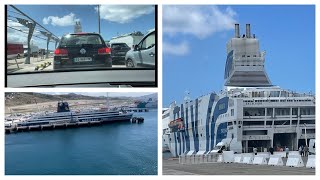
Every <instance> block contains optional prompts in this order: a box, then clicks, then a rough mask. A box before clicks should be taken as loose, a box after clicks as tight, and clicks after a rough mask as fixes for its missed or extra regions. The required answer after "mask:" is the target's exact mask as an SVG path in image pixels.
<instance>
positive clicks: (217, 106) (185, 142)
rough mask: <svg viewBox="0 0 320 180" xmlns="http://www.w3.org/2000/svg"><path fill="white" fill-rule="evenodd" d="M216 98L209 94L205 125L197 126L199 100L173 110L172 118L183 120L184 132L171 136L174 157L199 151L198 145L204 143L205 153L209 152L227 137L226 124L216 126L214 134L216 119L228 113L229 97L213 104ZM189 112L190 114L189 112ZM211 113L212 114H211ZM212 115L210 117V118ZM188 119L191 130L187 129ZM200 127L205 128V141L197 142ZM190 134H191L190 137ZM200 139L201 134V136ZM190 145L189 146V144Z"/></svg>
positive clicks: (214, 95)
mask: <svg viewBox="0 0 320 180" xmlns="http://www.w3.org/2000/svg"><path fill="white" fill-rule="evenodd" d="M216 97H217V95H216V94H214V93H211V94H210V96H209V102H208V104H207V106H208V108H207V112H206V116H205V117H206V119H205V123H206V124H205V125H204V126H199V115H198V112H199V99H196V100H195V103H194V104H191V105H190V106H186V107H184V104H181V106H180V107H179V106H176V107H175V108H174V118H179V117H181V118H182V119H183V123H184V127H185V131H180V132H174V133H172V135H173V137H172V138H173V139H174V140H173V141H171V142H174V145H173V146H171V148H172V150H173V151H171V152H172V153H173V155H174V156H178V155H181V154H183V153H185V152H188V151H192V152H194V151H195V152H197V151H199V150H200V149H201V148H200V144H201V145H204V144H203V143H204V142H205V146H204V147H205V151H206V152H208V151H211V150H212V149H213V148H214V146H215V144H217V143H218V142H220V141H221V140H222V139H224V138H226V136H227V123H220V124H218V128H217V131H216V132H214V130H215V128H216V125H217V119H218V117H219V116H220V115H221V114H224V113H226V112H227V111H228V101H229V97H223V98H221V99H219V100H218V101H216V102H215V98H216ZM189 111H190V112H189ZM212 111H213V114H212ZM211 114H212V117H211ZM189 119H190V122H191V128H190V129H189V125H190V124H189ZM201 127H204V128H205V133H204V134H205V139H203V143H201V142H202V141H200V140H199V138H200V137H199V130H200V129H201ZM190 133H192V136H191V137H190V135H189V134H190ZM201 137H202V134H201ZM190 140H191V141H192V143H191V141H190ZM190 143H191V144H190Z"/></svg>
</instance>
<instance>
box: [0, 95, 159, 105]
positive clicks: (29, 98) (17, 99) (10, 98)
mask: <svg viewBox="0 0 320 180" xmlns="http://www.w3.org/2000/svg"><path fill="white" fill-rule="evenodd" d="M150 97H151V98H152V101H153V102H157V98H156V97H157V94H156V93H155V94H151V95H147V96H146V97H144V96H141V97H136V98H133V97H109V100H110V101H112V100H125V99H126V100H136V99H138V100H143V101H148V100H149V98H150ZM105 99H106V97H105V96H100V97H97V96H86V95H81V94H76V93H69V94H61V95H51V94H42V93H32V92H10V93H5V105H6V106H18V105H25V104H35V103H44V102H57V101H61V100H63V101H70V100H105Z"/></svg>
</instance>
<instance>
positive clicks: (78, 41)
mask: <svg viewBox="0 0 320 180" xmlns="http://www.w3.org/2000/svg"><path fill="white" fill-rule="evenodd" d="M84 44H86V45H87V44H90V45H103V44H104V43H103V41H102V39H101V37H100V36H99V35H97V34H68V35H66V36H63V37H62V39H61V42H60V46H82V45H84Z"/></svg>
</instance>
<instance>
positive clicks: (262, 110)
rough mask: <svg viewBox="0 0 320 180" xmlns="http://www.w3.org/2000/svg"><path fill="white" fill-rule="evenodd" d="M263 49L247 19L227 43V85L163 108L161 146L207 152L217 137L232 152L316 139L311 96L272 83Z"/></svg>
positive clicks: (295, 144)
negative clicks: (244, 27) (213, 91)
mask: <svg viewBox="0 0 320 180" xmlns="http://www.w3.org/2000/svg"><path fill="white" fill-rule="evenodd" d="M264 63H265V52H261V51H260V48H259V40H258V39H257V38H256V37H255V35H251V30H250V24H247V25H246V34H244V35H242V36H240V30H239V24H236V25H235V37H234V38H231V40H230V41H229V42H228V43H227V60H226V65H225V74H224V79H225V84H224V89H223V90H222V91H221V92H220V93H209V94H207V95H204V96H200V97H198V98H196V99H194V100H190V98H185V100H184V102H182V103H181V104H177V103H176V102H173V103H172V104H171V105H170V107H169V108H168V109H166V110H165V111H164V112H163V124H164V125H163V144H164V145H163V146H167V147H168V148H169V149H170V152H171V153H172V155H173V156H178V155H181V154H185V153H188V152H192V153H197V152H203V153H206V152H209V151H212V150H213V149H214V148H215V146H216V145H217V144H218V143H219V142H224V143H225V144H227V145H228V147H227V148H228V149H229V150H233V151H234V152H236V153H241V152H252V149H253V148H254V147H256V148H258V149H259V151H267V149H268V148H270V147H273V148H274V149H277V148H284V147H289V149H290V150H298V147H299V146H300V145H305V144H306V143H305V141H309V140H310V139H314V138H315V96H314V95H313V94H311V93H303V94H301V93H296V92H293V91H289V90H285V89H282V88H280V87H279V86H274V85H272V83H271V81H270V79H269V78H268V76H267V73H266V71H265V66H264Z"/></svg>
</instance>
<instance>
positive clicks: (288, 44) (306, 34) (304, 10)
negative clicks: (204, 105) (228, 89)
mask: <svg viewBox="0 0 320 180" xmlns="http://www.w3.org/2000/svg"><path fill="white" fill-rule="evenodd" d="M163 12H164V15H163V106H164V107H167V106H168V105H169V104H170V103H171V102H173V101H174V100H176V101H177V102H182V100H183V97H184V95H185V92H186V91H189V92H190V96H191V98H196V97H198V96H200V95H204V94H207V93H209V92H212V91H215V92H219V91H220V90H221V89H222V88H223V81H224V79H223V75H224V65H225V60H226V43H227V41H228V40H229V39H230V38H231V37H233V36H234V23H236V22H237V23H239V24H240V32H241V34H244V33H245V24H246V23H250V24H251V33H252V34H256V37H257V38H258V39H259V40H260V50H266V62H265V68H266V71H267V73H268V76H269V78H270V80H271V82H272V84H274V85H278V86H280V87H281V88H284V89H290V90H293V91H297V92H306V93H308V92H310V91H312V92H313V93H314V92H315V6H250V5H239V6H164V7H163Z"/></svg>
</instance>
